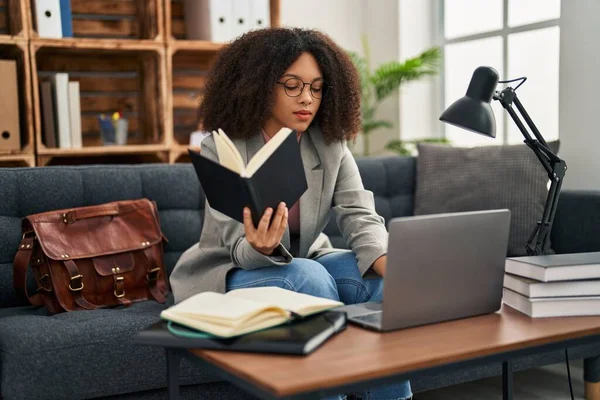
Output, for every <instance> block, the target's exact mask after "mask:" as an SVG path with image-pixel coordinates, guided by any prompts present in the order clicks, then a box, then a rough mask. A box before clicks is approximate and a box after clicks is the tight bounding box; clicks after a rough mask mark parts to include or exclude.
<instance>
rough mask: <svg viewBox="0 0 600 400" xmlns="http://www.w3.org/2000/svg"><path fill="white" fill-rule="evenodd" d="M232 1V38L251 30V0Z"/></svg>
mask: <svg viewBox="0 0 600 400" xmlns="http://www.w3.org/2000/svg"><path fill="white" fill-rule="evenodd" d="M230 1H231V13H232V14H231V15H232V18H231V21H230V22H231V26H230V33H229V34H230V35H231V40H233V39H235V38H237V37H238V36H241V35H242V34H244V33H246V32H248V31H249V30H250V27H251V25H250V18H251V14H250V12H251V4H250V0H230Z"/></svg>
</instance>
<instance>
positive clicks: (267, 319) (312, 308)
mask: <svg viewBox="0 0 600 400" xmlns="http://www.w3.org/2000/svg"><path fill="white" fill-rule="evenodd" d="M343 305H344V303H342V302H339V301H334V300H329V299H324V298H320V297H315V296H311V295H307V294H303V293H296V292H293V291H291V290H286V289H281V288H279V287H273V286H266V287H256V288H244V289H236V290H232V291H230V292H227V293H225V294H223V293H215V292H202V293H198V294H196V295H193V296H191V297H189V298H187V299H185V300H183V301H181V302H180V303H177V304H175V305H174V306H171V307H169V308H167V309H165V310H163V311H162V312H161V313H160V317H161V318H162V319H164V320H167V321H171V322H174V323H176V324H179V325H183V326H185V327H188V328H191V329H195V330H198V331H201V332H203V333H207V334H210V335H213V336H216V337H220V338H230V337H236V336H240V335H243V334H247V333H250V332H256V331H260V330H262V329H267V328H272V327H274V326H277V325H281V324H284V323H286V322H291V321H294V320H296V319H302V318H305V317H307V316H310V315H313V314H316V313H319V312H322V311H326V310H330V309H333V308H337V307H340V306H343Z"/></svg>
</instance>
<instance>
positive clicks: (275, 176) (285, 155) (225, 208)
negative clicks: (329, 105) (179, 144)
mask: <svg viewBox="0 0 600 400" xmlns="http://www.w3.org/2000/svg"><path fill="white" fill-rule="evenodd" d="M188 152H189V154H190V157H191V160H192V163H193V165H194V169H195V170H196V174H197V175H198V179H199V180H200V184H201V185H202V189H203V190H204V193H205V194H206V198H207V199H208V203H209V204H210V206H211V207H212V208H214V209H215V210H217V211H220V212H222V213H223V214H225V215H227V216H229V217H231V218H233V219H235V220H237V221H240V222H242V223H243V222H244V219H243V209H244V207H249V208H250V210H251V211H252V219H253V222H254V226H257V225H258V222H259V221H260V218H261V217H262V215H263V213H264V210H265V209H267V207H272V208H273V209H276V207H277V205H278V204H279V203H280V202H282V201H283V202H285V203H286V205H287V206H288V208H291V207H292V205H294V204H295V203H296V202H297V201H298V199H300V196H302V194H303V193H304V192H305V191H306V189H308V184H307V183H306V174H305V173H304V164H303V163H302V157H301V155H300V146H299V144H298V140H297V139H296V132H295V131H292V133H290V134H289V135H288V137H287V138H286V139H285V140H284V141H283V142H282V143H281V145H280V146H279V147H278V148H277V149H276V150H275V151H274V152H273V154H271V155H270V156H269V158H268V159H267V160H266V161H265V162H264V164H263V165H262V166H261V167H260V168H259V169H258V170H257V171H256V172H255V173H254V175H253V176H252V177H250V178H245V177H241V176H240V175H239V174H238V173H236V172H233V171H231V170H229V169H228V168H225V167H224V166H222V165H221V164H219V163H217V162H214V161H212V160H209V159H208V158H206V157H204V156H202V155H201V154H200V153H197V152H195V151H193V150H188ZM273 215H274V214H273Z"/></svg>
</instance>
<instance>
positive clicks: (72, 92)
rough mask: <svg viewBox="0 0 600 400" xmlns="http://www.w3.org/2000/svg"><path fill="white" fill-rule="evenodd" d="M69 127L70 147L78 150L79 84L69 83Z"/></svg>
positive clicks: (79, 130)
mask: <svg viewBox="0 0 600 400" xmlns="http://www.w3.org/2000/svg"><path fill="white" fill-rule="evenodd" d="M69 122H70V124H69V126H70V128H71V147H72V148H78V149H80V148H81V146H82V143H81V142H82V138H81V104H80V101H79V82H77V81H73V82H69Z"/></svg>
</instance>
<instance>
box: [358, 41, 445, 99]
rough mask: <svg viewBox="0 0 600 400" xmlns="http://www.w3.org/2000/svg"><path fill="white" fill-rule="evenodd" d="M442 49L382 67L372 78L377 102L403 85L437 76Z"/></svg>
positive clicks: (432, 49) (431, 50)
mask: <svg viewBox="0 0 600 400" xmlns="http://www.w3.org/2000/svg"><path fill="white" fill-rule="evenodd" d="M440 56H441V53H440V49H439V48H438V47H433V48H431V49H428V50H426V51H424V52H423V53H421V54H419V55H418V56H417V57H414V58H410V59H408V60H406V61H405V62H403V63H401V62H398V61H391V62H388V63H385V64H383V65H381V66H380V67H379V68H377V70H376V71H375V72H374V73H373V75H372V76H371V82H370V83H371V85H373V86H374V88H375V94H376V99H377V101H382V100H383V99H385V98H386V97H387V96H389V95H390V94H391V93H392V92H393V91H394V90H396V89H397V88H398V87H399V86H400V85H401V84H402V83H404V82H409V81H412V80H416V79H419V78H422V77H424V76H430V75H436V74H437V73H438V67H439V61H440Z"/></svg>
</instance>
